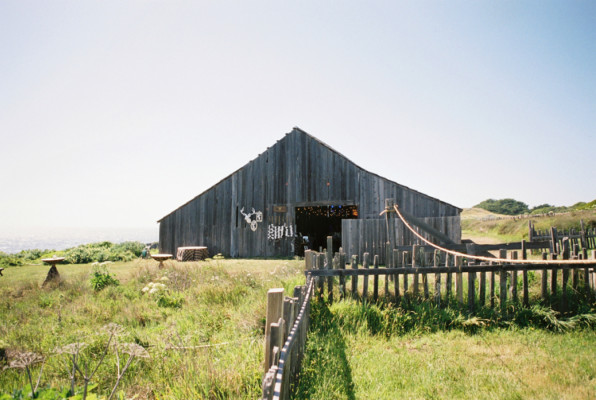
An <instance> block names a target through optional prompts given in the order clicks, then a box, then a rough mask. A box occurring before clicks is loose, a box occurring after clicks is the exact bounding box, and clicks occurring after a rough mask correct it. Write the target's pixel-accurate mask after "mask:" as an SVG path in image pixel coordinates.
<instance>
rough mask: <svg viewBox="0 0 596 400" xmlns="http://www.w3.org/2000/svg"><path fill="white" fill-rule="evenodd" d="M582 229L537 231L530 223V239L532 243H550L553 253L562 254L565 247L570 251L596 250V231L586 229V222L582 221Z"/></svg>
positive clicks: (553, 228)
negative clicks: (578, 249)
mask: <svg viewBox="0 0 596 400" xmlns="http://www.w3.org/2000/svg"><path fill="white" fill-rule="evenodd" d="M580 224H581V228H580V230H579V231H577V230H575V229H562V230H558V229H557V228H555V227H551V228H550V230H548V231H546V230H545V231H543V230H536V229H535V227H534V224H532V221H529V222H528V238H529V241H530V242H541V241H547V242H549V248H550V252H551V253H562V252H563V249H564V248H565V246H569V248H570V249H572V250H573V249H575V248H581V249H582V250H583V249H586V250H588V249H596V229H594V228H592V229H590V228H586V227H585V226H584V221H583V220H581V221H580Z"/></svg>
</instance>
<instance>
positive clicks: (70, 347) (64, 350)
mask: <svg viewBox="0 0 596 400" xmlns="http://www.w3.org/2000/svg"><path fill="white" fill-rule="evenodd" d="M85 347H87V343H84V342H79V343H71V344H67V345H66V346H62V347H56V349H54V352H55V353H56V354H73V355H74V354H79V353H80V352H81V350H83V349H84V348H85Z"/></svg>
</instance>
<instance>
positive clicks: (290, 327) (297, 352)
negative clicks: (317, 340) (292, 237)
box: [261, 274, 314, 400]
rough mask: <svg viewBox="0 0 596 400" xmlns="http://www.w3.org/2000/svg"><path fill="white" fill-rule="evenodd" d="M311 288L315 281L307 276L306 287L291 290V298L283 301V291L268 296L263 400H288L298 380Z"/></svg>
mask: <svg viewBox="0 0 596 400" xmlns="http://www.w3.org/2000/svg"><path fill="white" fill-rule="evenodd" d="M313 286H314V279H313V278H312V277H311V276H310V275H309V274H307V277H306V284H305V285H304V286H296V287H295V288H294V293H293V295H294V297H291V298H290V297H285V298H284V295H283V289H271V290H269V292H268V293H267V321H266V327H265V363H264V367H265V376H264V378H263V395H262V397H261V398H262V399H263V400H265V399H267V400H272V399H275V400H277V399H289V396H290V386H291V385H292V384H293V383H295V382H296V381H297V379H298V373H299V372H300V365H301V363H302V358H303V357H304V349H305V346H306V335H307V332H308V325H309V322H310V302H311V298H312V293H313Z"/></svg>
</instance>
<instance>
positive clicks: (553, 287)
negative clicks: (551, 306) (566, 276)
mask: <svg viewBox="0 0 596 400" xmlns="http://www.w3.org/2000/svg"><path fill="white" fill-rule="evenodd" d="M550 259H551V260H556V259H557V255H556V254H554V253H551V255H550ZM550 275H551V276H550V278H551V279H550V294H551V296H556V294H557V275H558V270H557V268H555V266H554V265H553V269H552V270H551V272H550Z"/></svg>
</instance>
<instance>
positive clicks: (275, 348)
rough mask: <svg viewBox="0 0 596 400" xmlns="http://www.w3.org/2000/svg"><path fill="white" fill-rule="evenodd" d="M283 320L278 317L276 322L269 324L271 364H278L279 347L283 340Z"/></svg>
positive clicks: (280, 347) (281, 345)
mask: <svg viewBox="0 0 596 400" xmlns="http://www.w3.org/2000/svg"><path fill="white" fill-rule="evenodd" d="M284 329H285V328H284V320H283V318H280V319H278V320H277V322H274V323H272V324H271V326H270V328H269V330H270V333H271V342H270V343H269V354H271V359H270V362H271V365H278V362H279V356H280V355H281V349H282V347H283V344H284V341H283V336H284Z"/></svg>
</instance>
